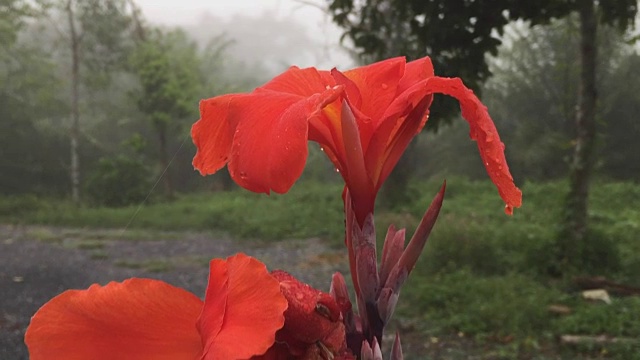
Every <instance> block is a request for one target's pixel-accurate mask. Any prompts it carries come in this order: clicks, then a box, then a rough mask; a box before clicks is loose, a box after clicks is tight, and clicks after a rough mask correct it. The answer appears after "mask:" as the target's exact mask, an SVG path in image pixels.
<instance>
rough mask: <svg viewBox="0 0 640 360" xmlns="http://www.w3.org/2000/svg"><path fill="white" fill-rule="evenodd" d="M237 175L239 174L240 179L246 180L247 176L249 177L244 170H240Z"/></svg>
mask: <svg viewBox="0 0 640 360" xmlns="http://www.w3.org/2000/svg"><path fill="white" fill-rule="evenodd" d="M239 175H240V179H242V180H247V178H248V177H249V176H247V173H246V172H244V171H240V174H239Z"/></svg>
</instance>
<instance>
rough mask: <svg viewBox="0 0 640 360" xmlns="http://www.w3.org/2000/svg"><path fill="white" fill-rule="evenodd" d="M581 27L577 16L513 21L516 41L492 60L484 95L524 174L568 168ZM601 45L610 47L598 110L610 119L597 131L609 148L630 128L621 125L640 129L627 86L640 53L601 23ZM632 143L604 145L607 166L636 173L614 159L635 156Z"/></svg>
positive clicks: (517, 170)
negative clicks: (531, 23) (540, 21)
mask: <svg viewBox="0 0 640 360" xmlns="http://www.w3.org/2000/svg"><path fill="white" fill-rule="evenodd" d="M578 31H579V28H578V22H577V17H576V16H571V17H568V18H565V19H562V20H556V21H552V22H551V23H550V24H549V25H546V26H535V27H527V26H524V24H518V25H517V26H510V27H509V28H508V30H507V31H506V34H505V36H506V37H507V38H508V41H507V42H506V43H505V44H504V45H503V46H502V47H501V48H500V51H499V54H498V56H497V57H495V58H491V61H490V62H489V64H490V69H491V71H492V73H493V76H492V77H491V78H490V79H489V80H488V81H487V83H486V86H485V88H484V90H483V93H484V95H485V96H484V100H485V102H486V104H487V105H488V106H489V108H490V109H491V112H492V116H493V118H494V121H496V123H497V125H498V127H499V128H500V129H501V133H503V134H504V137H505V138H508V139H509V140H510V142H511V144H512V146H511V147H510V152H509V154H510V162H511V165H512V170H513V171H514V175H515V176H516V177H518V178H521V179H525V178H526V179H531V180H547V179H557V178H560V177H565V176H566V175H567V173H568V172H567V170H568V169H567V159H569V158H570V157H571V142H572V139H573V137H574V130H573V126H572V125H573V120H574V116H575V115H574V113H575V104H576V101H577V86H576V84H577V83H578V79H579V75H580V73H579V58H578V53H579V46H578V45H579V44H578V42H577V41H576V40H577V39H578V37H579V34H578ZM597 48H598V52H599V53H600V54H602V55H601V56H600V57H599V61H598V64H597V67H598V74H599V76H598V77H597V88H598V93H599V94H600V104H601V106H599V108H598V111H597V118H598V119H603V120H607V121H599V124H598V128H597V130H598V131H597V132H598V134H601V135H600V136H599V141H598V142H599V143H602V142H603V141H604V146H600V147H599V148H600V149H607V148H610V147H611V146H615V145H617V144H619V143H621V141H620V140H618V139H624V138H625V135H626V134H623V133H622V132H621V131H619V130H617V129H620V128H622V127H624V128H626V130H625V131H626V133H627V134H628V136H633V135H634V134H635V135H636V136H638V135H640V133H638V132H637V131H634V128H635V126H634V125H633V124H630V123H629V122H630V121H631V119H632V118H633V117H631V116H628V115H625V113H628V112H629V111H632V110H633V106H632V101H629V100H631V99H629V98H630V97H631V98H632V97H634V96H635V94H633V91H629V90H628V88H627V87H625V88H623V87H620V86H619V84H620V80H621V76H626V83H627V84H628V86H634V84H636V83H639V82H640V77H638V76H632V74H630V72H629V70H628V66H629V65H630V64H632V63H633V60H632V59H634V58H637V56H638V55H637V54H636V52H635V51H633V48H632V47H631V46H629V45H627V44H626V42H625V39H624V36H622V35H621V34H620V33H619V32H618V31H616V30H615V29H613V28H611V27H603V28H602V29H601V31H600V32H599V36H598V40H597ZM532 49H534V50H535V51H532ZM625 68H626V69H627V70H625ZM623 99H628V100H626V101H625V100H623ZM616 130H617V131H616ZM622 143H625V142H622ZM632 144H633V142H631V141H627V142H626V145H625V146H622V147H620V146H619V147H618V148H617V149H616V150H615V151H598V157H597V161H598V162H599V163H601V164H602V165H601V166H600V170H601V171H600V172H601V173H602V174H611V175H612V176H615V177H617V178H620V179H623V178H626V179H631V178H632V177H633V176H634V173H633V171H630V169H629V170H627V171H626V174H624V173H620V172H618V173H617V174H615V175H614V174H613V172H611V170H612V169H610V167H609V165H608V164H610V163H611V162H612V161H613V159H615V158H624V157H625V155H626V156H627V157H630V156H632V154H634V152H633V150H634V147H633V145H632ZM612 150H613V149H612ZM618 162H619V161H618ZM618 167H619V165H618ZM597 170H598V169H597ZM636 175H640V173H637V172H636Z"/></svg>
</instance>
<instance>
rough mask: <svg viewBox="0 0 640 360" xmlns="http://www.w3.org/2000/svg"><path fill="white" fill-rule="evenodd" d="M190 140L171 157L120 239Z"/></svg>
mask: <svg viewBox="0 0 640 360" xmlns="http://www.w3.org/2000/svg"><path fill="white" fill-rule="evenodd" d="M188 138H189V135H187V136H185V138H184V140H182V143H181V144H180V147H178V150H176V152H175V153H174V154H173V156H172V157H171V160H169V164H167V167H166V168H164V170H163V171H162V173H161V174H160V176H158V179H157V180H156V182H155V184H153V186H152V187H151V190H149V193H147V196H146V197H145V198H144V200H142V202H141V203H140V204H139V205H138V208H137V209H136V211H135V212H134V213H133V215H131V218H130V219H129V222H127V225H125V227H124V228H123V229H122V232H120V237H122V236H123V235H124V233H125V232H126V231H127V230H128V229H129V226H130V225H131V223H133V220H135V218H136V216H138V213H139V212H140V210H142V208H143V207H144V205H145V204H146V203H147V200H149V197H150V196H151V194H152V193H153V191H154V190H155V189H156V187H157V186H158V184H159V183H160V181H161V180H162V178H163V177H164V175H165V174H166V173H167V171H168V170H169V167H171V164H173V160H175V158H176V156H177V155H178V153H179V152H180V150H182V147H183V146H184V144H185V143H186V142H187V139H188Z"/></svg>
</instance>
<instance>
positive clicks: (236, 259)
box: [198, 254, 287, 360]
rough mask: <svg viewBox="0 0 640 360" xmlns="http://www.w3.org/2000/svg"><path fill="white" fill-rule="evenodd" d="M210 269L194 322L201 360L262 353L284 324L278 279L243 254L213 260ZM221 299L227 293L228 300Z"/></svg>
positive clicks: (269, 345) (257, 262) (238, 357)
mask: <svg viewBox="0 0 640 360" xmlns="http://www.w3.org/2000/svg"><path fill="white" fill-rule="evenodd" d="M210 268H211V269H210V274H211V275H210V277H209V286H208V288H207V294H206V298H205V305H204V308H203V310H202V314H201V315H200V319H199V320H198V323H199V327H200V329H201V331H202V339H203V342H204V348H205V352H204V355H203V359H207V360H214V359H215V360H218V359H230V360H235V359H248V358H250V357H252V356H254V355H261V354H264V353H265V352H266V351H267V349H269V347H271V346H272V345H273V343H274V341H275V334H276V331H277V330H278V329H280V328H281V327H282V326H283V325H284V311H285V310H286V309H287V300H286V299H285V298H284V296H283V295H282V294H281V293H280V285H279V284H278V281H277V280H276V279H274V278H273V277H272V276H271V275H270V274H269V273H268V272H267V269H266V267H265V266H264V264H263V263H261V262H260V261H258V260H256V259H254V258H252V257H249V256H247V255H244V254H237V255H235V256H231V257H229V258H227V260H226V261H225V260H213V261H211V265H210ZM225 283H226V285H224V284H225ZM221 284H223V285H221ZM220 297H226V298H227V299H226V302H223V301H220Z"/></svg>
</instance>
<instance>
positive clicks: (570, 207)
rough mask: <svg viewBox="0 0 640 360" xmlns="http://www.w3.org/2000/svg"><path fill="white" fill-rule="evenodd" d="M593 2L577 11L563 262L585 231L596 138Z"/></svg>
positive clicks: (573, 252)
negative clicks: (573, 133)
mask: <svg viewBox="0 0 640 360" xmlns="http://www.w3.org/2000/svg"><path fill="white" fill-rule="evenodd" d="M594 8H595V5H594V3H593V1H591V0H589V1H583V2H582V5H581V8H580V11H579V14H580V64H581V68H580V84H579V85H580V86H579V93H578V106H577V112H576V139H575V147H574V152H573V159H572V162H571V168H570V173H569V186H570V188H569V194H568V196H567V203H566V209H565V210H566V217H565V223H564V230H565V231H564V232H563V237H564V239H560V243H561V251H562V252H563V254H561V255H562V256H563V260H564V261H565V262H567V261H568V262H572V261H571V259H570V257H573V256H580V255H581V254H580V253H581V250H582V249H583V248H584V241H585V238H586V236H587V230H588V214H587V206H588V197H589V182H590V178H591V173H592V171H593V166H594V163H595V159H594V155H595V151H594V150H595V137H596V119H595V112H596V60H597V51H596V33H597V19H596V14H595V9H594Z"/></svg>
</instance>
